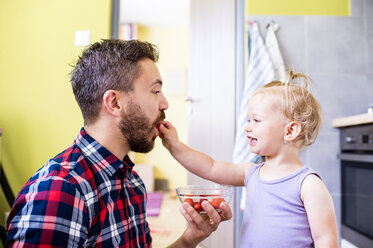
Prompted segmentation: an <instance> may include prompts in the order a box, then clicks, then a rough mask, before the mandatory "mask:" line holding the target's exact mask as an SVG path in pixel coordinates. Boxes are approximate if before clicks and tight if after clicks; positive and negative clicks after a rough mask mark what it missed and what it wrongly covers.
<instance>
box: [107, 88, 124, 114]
mask: <svg viewBox="0 0 373 248" xmlns="http://www.w3.org/2000/svg"><path fill="white" fill-rule="evenodd" d="M119 99H120V96H119V91H116V90H107V91H106V92H105V93H104V96H103V97H102V102H103V107H104V108H105V110H106V111H107V113H109V114H110V115H113V116H116V117H120V116H121V112H122V109H121V104H120V102H119Z"/></svg>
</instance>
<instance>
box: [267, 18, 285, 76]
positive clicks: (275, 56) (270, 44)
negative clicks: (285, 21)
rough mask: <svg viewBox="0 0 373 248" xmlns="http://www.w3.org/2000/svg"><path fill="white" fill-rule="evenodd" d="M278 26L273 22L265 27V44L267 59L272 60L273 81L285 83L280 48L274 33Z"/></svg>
mask: <svg viewBox="0 0 373 248" xmlns="http://www.w3.org/2000/svg"><path fill="white" fill-rule="evenodd" d="M278 28H279V25H278V24H277V23H275V22H274V21H271V22H270V23H269V24H268V25H267V34H266V37H265V44H266V47H267V51H268V54H269V57H270V58H271V60H272V64H273V68H274V70H275V79H276V80H280V81H281V82H283V81H285V66H284V60H283V58H282V55H281V51H280V46H279V45H278V41H277V38H276V31H277V30H278Z"/></svg>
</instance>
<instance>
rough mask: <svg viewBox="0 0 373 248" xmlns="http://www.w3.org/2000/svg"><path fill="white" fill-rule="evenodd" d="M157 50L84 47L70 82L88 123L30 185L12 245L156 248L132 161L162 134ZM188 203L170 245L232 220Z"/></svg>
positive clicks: (16, 216) (188, 242) (126, 45)
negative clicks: (182, 228)
mask: <svg viewBox="0 0 373 248" xmlns="http://www.w3.org/2000/svg"><path fill="white" fill-rule="evenodd" d="M157 60H158V50H157V48H156V47H155V46H154V45H152V44H150V43H148V42H141V41H137V40H131V41H123V40H116V39H109V40H102V41H100V42H97V43H94V44H92V45H91V46H89V47H88V48H87V49H85V50H84V51H83V53H82V55H81V56H80V57H79V59H78V61H77V63H76V66H75V67H74V68H73V70H72V74H71V84H72V89H73V93H74V95H75V99H76V101H77V103H78V105H79V107H80V109H81V112H82V115H83V120H84V126H83V127H82V128H81V130H80V133H79V134H78V136H77V138H76V139H75V141H74V143H73V144H72V145H71V146H70V147H68V148H67V149H66V150H64V151H63V152H61V153H60V154H58V155H57V156H55V157H54V158H52V159H50V160H49V161H48V162H47V163H46V164H45V165H44V166H43V167H42V168H41V169H40V170H38V171H37V172H36V173H35V174H34V175H33V176H32V177H31V178H30V179H29V181H28V182H27V183H26V184H25V185H24V187H23V188H22V189H21V191H20V193H19V194H18V196H17V199H16V201H15V203H14V205H13V207H12V210H11V212H10V214H9V218H8V221H7V228H8V236H7V245H8V246H9V247H151V244H152V239H151V236H150V230H149V226H148V223H147V221H146V189H145V185H144V183H143V181H142V180H141V178H140V177H139V176H138V174H137V173H136V172H135V171H134V170H132V169H133V167H134V166H135V165H134V163H133V162H132V161H131V159H130V158H129V156H128V153H129V152H130V151H135V152H141V153H147V152H149V151H151V150H152V149H153V146H154V140H155V139H156V138H157V136H158V135H159V131H158V130H157V124H158V123H160V122H161V121H163V120H164V119H165V113H164V111H165V110H166V109H167V108H168V102H167V100H166V98H165V96H164V95H163V93H162V78H161V75H160V74H159V71H158V68H157V66H156V64H155V63H156V62H157ZM203 207H204V209H205V211H206V212H207V215H208V218H203V217H202V216H200V215H199V214H198V213H197V212H196V211H195V210H194V209H193V207H191V206H190V205H189V204H183V205H182V207H181V209H180V210H181V213H182V214H183V215H184V217H185V218H186V219H187V221H188V226H187V228H186V230H185V232H184V233H183V234H182V236H181V237H180V238H179V239H177V240H176V241H175V242H174V243H172V244H171V245H170V247H195V246H197V244H198V243H199V242H201V241H202V240H203V239H205V238H206V237H208V236H209V235H210V234H211V233H212V232H213V231H215V230H216V229H217V227H218V225H219V223H220V222H221V221H224V220H228V219H230V218H231V217H232V212H231V209H230V208H229V206H228V205H227V204H222V205H221V207H222V212H221V214H218V213H217V211H215V209H214V207H213V206H211V205H210V204H209V203H208V202H205V203H204V204H203Z"/></svg>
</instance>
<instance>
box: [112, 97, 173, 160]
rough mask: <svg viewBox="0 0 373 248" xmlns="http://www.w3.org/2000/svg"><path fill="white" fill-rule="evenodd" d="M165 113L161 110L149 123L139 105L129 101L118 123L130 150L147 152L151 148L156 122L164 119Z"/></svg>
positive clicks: (154, 137) (152, 146)
mask: <svg viewBox="0 0 373 248" xmlns="http://www.w3.org/2000/svg"><path fill="white" fill-rule="evenodd" d="M165 118H166V115H165V113H164V111H162V110H161V113H160V115H159V117H158V118H157V119H156V120H155V121H154V122H153V123H151V121H150V120H149V119H148V118H147V117H146V116H145V114H144V112H143V111H142V110H141V107H140V105H138V104H135V103H133V102H130V103H129V105H128V108H127V113H126V115H125V116H124V117H122V120H121V122H120V124H119V128H120V130H121V132H122V135H123V137H124V138H125V139H126V141H127V143H128V145H129V147H130V149H131V151H134V152H140V153H147V152H150V151H151V150H153V148H154V140H155V139H156V137H157V136H151V135H152V133H153V130H154V128H155V126H156V125H157V123H158V122H160V121H162V120H164V119H165Z"/></svg>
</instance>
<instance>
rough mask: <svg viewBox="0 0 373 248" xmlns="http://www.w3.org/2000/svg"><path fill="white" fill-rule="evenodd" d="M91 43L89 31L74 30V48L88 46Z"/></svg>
mask: <svg viewBox="0 0 373 248" xmlns="http://www.w3.org/2000/svg"><path fill="white" fill-rule="evenodd" d="M90 43H91V31H89V30H76V31H75V46H88V45H89V44H90Z"/></svg>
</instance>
